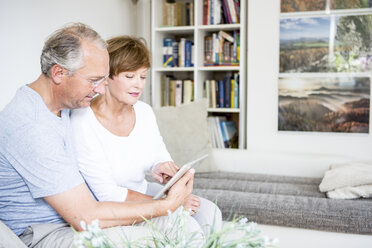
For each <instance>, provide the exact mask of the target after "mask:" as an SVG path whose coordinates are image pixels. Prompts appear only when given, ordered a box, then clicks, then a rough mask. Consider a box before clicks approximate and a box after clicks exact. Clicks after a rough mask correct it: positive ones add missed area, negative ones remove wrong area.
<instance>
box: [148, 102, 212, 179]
mask: <svg viewBox="0 0 372 248" xmlns="http://www.w3.org/2000/svg"><path fill="white" fill-rule="evenodd" d="M154 113H155V116H156V120H157V123H158V126H159V131H160V133H161V135H162V137H163V140H164V143H165V145H166V147H167V149H168V152H169V153H170V155H171V156H172V159H173V160H174V161H175V162H176V163H177V164H178V165H183V164H185V163H187V162H189V161H190V160H193V159H196V158H198V157H201V156H202V155H204V154H210V153H211V150H212V146H211V142H210V136H209V129H208V128H209V127H208V125H207V115H208V111H207V101H206V99H200V100H197V101H195V102H191V103H187V104H182V105H180V106H177V107H162V108H154ZM210 157H211V156H209V158H208V159H205V160H204V161H202V162H200V164H199V165H198V167H197V171H204V172H205V171H213V170H215V168H214V167H212V166H211V165H212V163H211V162H210Z"/></svg>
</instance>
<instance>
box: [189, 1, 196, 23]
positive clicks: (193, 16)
mask: <svg viewBox="0 0 372 248" xmlns="http://www.w3.org/2000/svg"><path fill="white" fill-rule="evenodd" d="M194 18H195V15H194V2H191V3H190V26H194Z"/></svg>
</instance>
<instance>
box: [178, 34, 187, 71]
mask: <svg viewBox="0 0 372 248" xmlns="http://www.w3.org/2000/svg"><path fill="white" fill-rule="evenodd" d="M180 42H181V45H180V47H179V49H180V50H179V51H180V61H181V63H180V66H181V67H185V43H186V39H185V38H181V41H180Z"/></svg>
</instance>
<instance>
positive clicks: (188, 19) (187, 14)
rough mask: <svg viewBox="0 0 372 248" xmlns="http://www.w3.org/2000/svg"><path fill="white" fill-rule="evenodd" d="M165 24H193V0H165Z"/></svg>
mask: <svg viewBox="0 0 372 248" xmlns="http://www.w3.org/2000/svg"><path fill="white" fill-rule="evenodd" d="M162 7H163V26H193V25H194V2H193V1H186V2H185V1H177V2H176V1H166V0H163V6H162Z"/></svg>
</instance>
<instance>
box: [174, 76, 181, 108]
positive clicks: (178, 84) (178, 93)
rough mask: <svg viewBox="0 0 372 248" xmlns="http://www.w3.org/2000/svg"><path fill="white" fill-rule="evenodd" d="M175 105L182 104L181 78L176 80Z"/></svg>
mask: <svg viewBox="0 0 372 248" xmlns="http://www.w3.org/2000/svg"><path fill="white" fill-rule="evenodd" d="M175 103H176V106H179V105H181V104H182V80H176V96H175Z"/></svg>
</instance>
